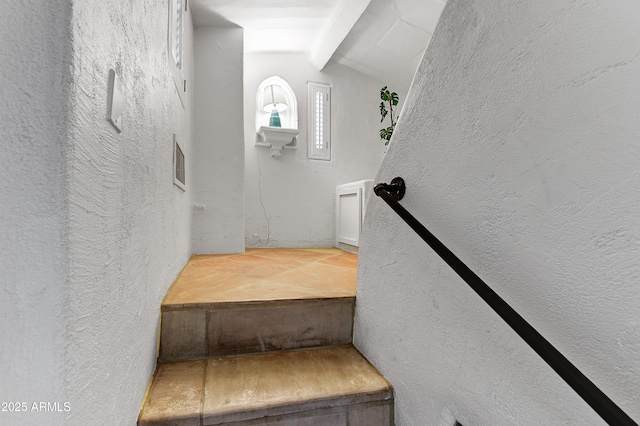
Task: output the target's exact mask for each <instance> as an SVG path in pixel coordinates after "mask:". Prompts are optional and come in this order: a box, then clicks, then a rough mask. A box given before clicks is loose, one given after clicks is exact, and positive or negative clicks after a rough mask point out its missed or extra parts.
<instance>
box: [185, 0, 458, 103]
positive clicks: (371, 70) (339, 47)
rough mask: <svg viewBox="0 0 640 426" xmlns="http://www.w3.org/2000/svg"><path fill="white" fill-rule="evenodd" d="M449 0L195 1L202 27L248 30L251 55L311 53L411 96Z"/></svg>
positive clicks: (321, 64) (317, 61)
mask: <svg viewBox="0 0 640 426" xmlns="http://www.w3.org/2000/svg"><path fill="white" fill-rule="evenodd" d="M445 1H446V0H191V5H192V14H193V20H194V24H195V25H196V26H229V25H237V26H240V27H242V28H244V45H245V50H246V51H247V52H306V53H308V54H309V58H310V61H311V62H312V63H313V64H314V66H316V68H318V69H322V68H323V67H324V66H325V65H326V63H327V62H328V61H329V60H330V59H333V60H334V61H336V62H338V63H340V64H343V65H345V66H348V67H351V68H353V69H356V70H358V71H361V72H363V73H364V74H367V75H370V76H372V77H375V78H378V79H380V80H382V81H384V82H388V84H389V85H391V86H392V87H394V88H398V89H404V90H407V89H408V88H409V85H410V84H411V80H412V78H413V74H414V73H415V70H416V68H417V66H418V63H419V62H420V59H421V58H422V55H423V54H424V51H425V49H426V47H427V46H428V44H429V41H430V40H431V34H432V33H433V31H434V29H435V27H436V24H437V22H438V19H439V18H440V14H441V13H442V10H443V8H444V4H445Z"/></svg>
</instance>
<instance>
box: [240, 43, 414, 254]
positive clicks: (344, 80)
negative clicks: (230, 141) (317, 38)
mask: <svg viewBox="0 0 640 426" xmlns="http://www.w3.org/2000/svg"><path fill="white" fill-rule="evenodd" d="M272 75H278V76H280V77H282V78H284V79H285V80H286V81H287V82H288V83H289V85H290V86H291V88H292V89H293V91H294V92H295V95H296V97H297V100H298V124H299V128H300V134H299V135H298V149H297V150H295V151H294V150H283V151H282V157H280V158H279V159H277V160H276V159H274V158H272V157H271V150H270V149H266V148H262V147H256V146H254V144H255V141H256V132H255V108H256V105H255V98H256V91H257V89H258V85H259V84H260V83H261V82H262V81H263V80H264V79H265V78H267V77H270V76H272ZM308 81H313V82H319V83H328V84H331V95H332V104H331V108H332V110H331V120H332V123H331V140H332V145H333V148H332V154H331V161H319V160H309V159H307V127H308V126H307V82H308ZM384 84H385V83H383V82H380V81H378V80H375V79H373V78H370V77H367V76H365V75H364V74H361V73H359V72H357V71H353V70H351V69H349V68H347V67H344V66H342V65H339V64H336V63H334V62H329V64H328V65H327V66H326V67H325V68H324V70H323V71H322V72H319V71H317V70H316V69H315V68H314V67H313V66H312V65H311V63H310V62H309V59H308V57H307V55H304V54H257V53H254V54H247V55H246V56H245V80H244V126H245V130H244V131H245V149H246V154H245V158H246V165H245V167H246V170H245V179H246V180H245V185H246V226H245V229H246V230H245V232H246V244H247V247H261V246H263V245H265V244H266V243H267V236H268V237H269V244H268V245H269V246H271V247H313V246H333V245H334V240H335V231H334V228H335V226H334V214H335V212H334V205H335V201H334V197H335V187H336V185H338V184H342V183H348V182H353V181H356V180H362V179H372V178H373V177H374V175H375V173H376V171H377V169H378V167H379V165H380V161H381V159H382V157H383V155H384V148H385V147H384V143H383V142H381V141H380V138H379V136H378V131H379V129H380V128H382V127H383V126H382V125H381V124H380V115H379V114H380V113H379V107H378V105H379V103H380V88H381V87H382V86H383V85H384ZM399 94H400V97H401V99H402V100H404V98H405V94H404V93H399ZM263 206H264V208H263ZM254 234H255V235H256V236H257V237H254V236H253V235H254Z"/></svg>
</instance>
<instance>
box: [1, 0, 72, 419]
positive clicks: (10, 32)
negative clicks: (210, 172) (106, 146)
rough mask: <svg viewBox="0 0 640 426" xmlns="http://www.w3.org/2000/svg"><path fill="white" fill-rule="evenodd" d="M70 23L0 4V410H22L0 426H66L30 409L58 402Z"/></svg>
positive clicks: (37, 7)
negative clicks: (18, 405)
mask: <svg viewBox="0 0 640 426" xmlns="http://www.w3.org/2000/svg"><path fill="white" fill-rule="evenodd" d="M70 14H71V2H70V1H68V0H56V1H50V2H35V3H23V2H2V3H0V40H2V43H0V57H2V62H0V74H1V75H2V78H1V79H0V80H1V82H2V84H1V85H0V129H1V130H0V133H1V134H2V151H1V154H0V158H1V160H0V162H1V163H2V167H0V182H1V183H0V185H1V188H2V190H0V229H1V232H0V235H1V237H0V240H1V241H2V243H1V244H0V402H12V403H15V402H25V403H27V404H28V406H27V410H28V411H27V412H26V413H15V412H14V413H11V412H7V411H0V424H3V425H18V424H19V425H42V424H48V425H63V424H64V416H63V415H60V414H59V413H57V414H51V413H38V412H32V411H31V408H32V403H33V402H40V401H45V402H61V403H62V402H64V400H65V396H64V386H63V373H64V349H65V348H64V344H63V342H64V323H65V314H64V304H65V299H64V290H63V289H64V284H65V281H66V273H67V259H66V256H65V240H66V235H67V230H66V226H65V214H66V208H65V203H64V199H65V185H64V176H65V166H64V146H65V143H66V132H65V122H66V114H67V105H66V101H67V96H68V91H69V79H68V76H67V75H66V74H65V71H66V67H65V65H66V63H65V60H67V59H68V54H69V52H70V50H69V40H70V38H69V25H70ZM27 41H28V42H27ZM4 408H5V409H6V408H10V407H4Z"/></svg>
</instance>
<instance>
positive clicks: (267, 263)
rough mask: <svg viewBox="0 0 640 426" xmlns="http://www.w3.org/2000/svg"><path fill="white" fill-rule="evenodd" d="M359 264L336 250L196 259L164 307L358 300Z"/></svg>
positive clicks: (249, 252)
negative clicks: (331, 299) (314, 300)
mask: <svg viewBox="0 0 640 426" xmlns="http://www.w3.org/2000/svg"><path fill="white" fill-rule="evenodd" d="M357 259H358V258H357V255H354V254H352V253H347V252H343V251H341V250H339V249H332V248H325V249H248V250H247V252H246V253H244V254H233V255H196V256H193V257H192V258H191V259H190V260H189V262H188V263H187V265H186V266H185V267H184V269H183V270H182V272H181V273H180V274H179V276H178V277H177V279H176V281H175V282H174V284H173V285H172V286H171V288H170V289H169V291H168V292H167V295H166V297H165V298H164V300H163V302H162V307H163V310H165V309H180V308H193V307H203V306H208V305H214V304H224V303H255V302H266V301H279V300H280V301H281V300H296V299H298V300H300V299H303V300H308V299H326V298H345V297H355V290H356V272H357Z"/></svg>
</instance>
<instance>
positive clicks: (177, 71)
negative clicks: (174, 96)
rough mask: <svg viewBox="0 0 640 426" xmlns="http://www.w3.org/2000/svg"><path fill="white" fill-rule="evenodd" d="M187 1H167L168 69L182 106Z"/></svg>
mask: <svg viewBox="0 0 640 426" xmlns="http://www.w3.org/2000/svg"><path fill="white" fill-rule="evenodd" d="M186 1H187V0H169V31H168V50H169V52H168V53H169V67H170V68H171V75H172V76H173V81H174V83H175V85H176V89H177V91H178V95H179V96H180V101H181V102H182V105H183V106H184V96H185V91H186V84H185V81H184V71H183V60H184V47H183V45H184V14H185V11H186V6H187V3H186Z"/></svg>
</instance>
